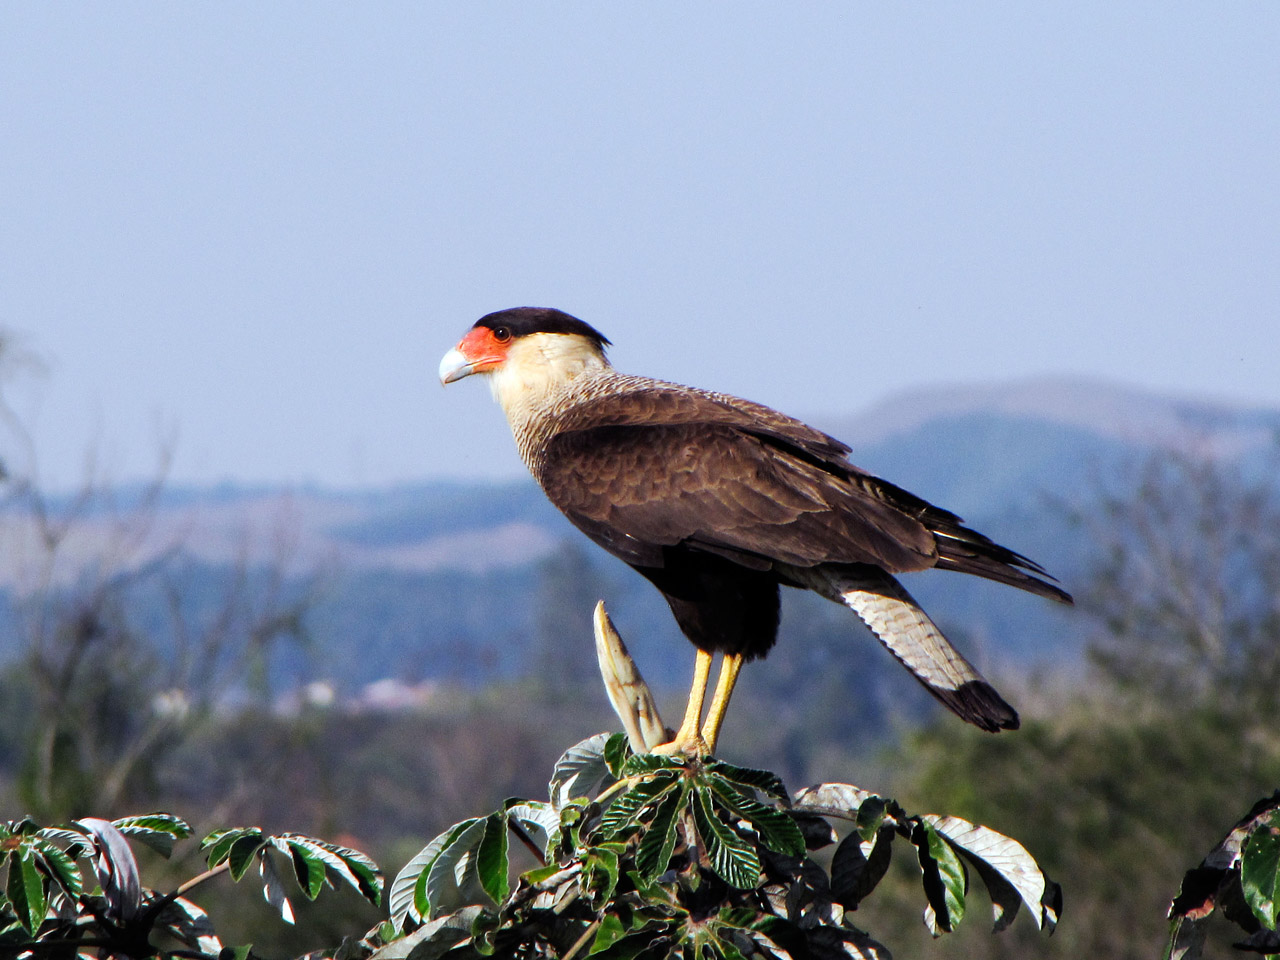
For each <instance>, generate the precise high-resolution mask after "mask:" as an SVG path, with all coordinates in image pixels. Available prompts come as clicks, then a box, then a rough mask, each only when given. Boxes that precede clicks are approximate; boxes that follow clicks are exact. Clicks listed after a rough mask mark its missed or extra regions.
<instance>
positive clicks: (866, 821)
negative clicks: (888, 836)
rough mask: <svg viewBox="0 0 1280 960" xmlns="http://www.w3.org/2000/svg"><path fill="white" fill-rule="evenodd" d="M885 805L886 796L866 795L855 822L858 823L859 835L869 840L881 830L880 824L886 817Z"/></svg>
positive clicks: (859, 805)
mask: <svg viewBox="0 0 1280 960" xmlns="http://www.w3.org/2000/svg"><path fill="white" fill-rule="evenodd" d="M885 806H886V804H885V799H884V797H878V796H876V795H875V794H871V795H870V796H868V797H865V798H864V799H863V801H862V803H860V804H858V816H857V818H856V819H855V821H854V822H855V823H856V824H857V825H858V835H859V836H860V837H862V839H863V840H864V841H867V842H869V841H870V840H871V839H872V837H875V836H876V835H877V834H878V833H879V832H880V825H881V824H883V823H884V818H885Z"/></svg>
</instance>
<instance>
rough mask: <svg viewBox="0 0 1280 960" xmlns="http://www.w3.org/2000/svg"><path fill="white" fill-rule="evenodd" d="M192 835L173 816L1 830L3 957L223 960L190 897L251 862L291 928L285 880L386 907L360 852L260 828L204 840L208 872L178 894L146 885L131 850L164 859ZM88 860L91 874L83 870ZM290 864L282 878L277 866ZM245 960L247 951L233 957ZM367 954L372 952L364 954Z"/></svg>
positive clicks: (309, 892)
mask: <svg viewBox="0 0 1280 960" xmlns="http://www.w3.org/2000/svg"><path fill="white" fill-rule="evenodd" d="M190 836H191V827H190V826H189V825H188V824H187V823H186V822H185V821H184V820H182V819H180V818H178V817H175V816H173V815H172V814H167V813H156V814H150V815H147V816H142V817H125V818H122V819H118V820H114V821H110V822H108V821H106V820H98V819H93V818H85V819H83V820H78V821H75V822H73V823H71V824H68V825H66V826H61V827H41V826H39V825H38V824H36V823H35V822H34V821H33V820H31V819H29V818H28V819H23V820H17V821H10V822H8V823H0V871H2V872H3V874H4V884H3V892H0V955H9V954H13V955H18V954H24V955H25V954H34V955H35V956H54V957H74V956H76V955H78V954H81V953H83V952H84V951H88V950H95V949H96V950H98V951H101V952H102V955H104V956H107V955H111V956H120V957H133V958H148V957H171V956H182V957H192V958H205V957H207V958H214V957H219V956H220V955H221V954H222V953H223V950H224V946H223V944H222V941H221V940H220V939H219V937H218V935H217V933H216V932H215V930H214V926H213V923H212V921H211V920H210V918H209V916H208V914H207V913H205V911H204V910H203V909H201V908H200V907H199V906H197V905H196V904H195V903H194V902H192V901H191V900H190V899H188V898H187V896H186V894H187V893H188V892H189V891H190V890H192V889H194V888H195V887H197V886H199V885H200V884H202V883H204V882H205V881H207V880H209V879H212V878H213V877H215V876H219V875H221V874H223V873H227V874H230V876H231V878H232V879H233V880H236V881H239V880H240V879H242V878H243V877H244V875H245V874H246V873H247V872H248V870H249V868H250V867H251V866H253V865H254V864H255V863H256V864H257V866H258V872H259V875H260V877H261V879H262V884H263V894H264V896H265V897H266V899H267V900H268V902H270V903H271V904H272V906H274V907H275V908H276V909H277V910H278V911H279V913H280V915H281V917H282V919H284V920H285V921H286V922H289V923H292V922H293V907H292V904H291V903H290V900H289V897H288V894H287V893H286V884H285V882H284V876H285V875H286V874H287V875H291V876H292V877H293V878H294V880H295V881H296V883H297V886H298V888H299V890H300V891H301V893H302V894H303V895H304V896H305V897H307V898H308V899H310V900H314V899H315V898H316V897H317V896H318V895H319V893H320V891H321V890H322V889H324V888H325V887H333V886H335V885H336V884H337V883H339V882H341V883H345V884H349V885H350V886H352V887H354V888H355V889H356V890H358V891H359V892H360V894H361V895H362V896H364V897H365V899H367V900H368V901H369V902H371V903H373V904H374V905H378V904H380V903H381V900H382V888H383V881H382V875H381V873H380V872H379V870H378V868H377V866H376V865H375V864H374V863H373V862H372V861H371V860H369V859H368V858H367V857H366V856H364V854H362V853H359V852H358V851H355V850H351V849H348V848H346V847H341V846H338V845H336V844H332V843H328V842H326V841H323V840H317V839H314V838H312V837H304V836H301V835H298V834H284V835H282V836H270V835H267V834H264V833H263V832H262V831H261V830H259V829H258V828H256V827H252V828H238V829H232V830H219V831H215V832H214V833H211V834H209V835H208V836H207V837H205V838H204V840H203V841H202V842H201V845H200V846H201V849H202V850H203V851H205V853H206V857H207V862H208V867H209V869H208V870H206V871H205V872H203V873H201V874H200V875H199V876H197V877H194V878H192V879H191V880H189V881H187V882H186V883H184V884H182V885H181V886H179V887H178V888H177V889H176V890H174V891H172V892H169V893H165V894H161V893H158V892H157V891H155V890H152V889H149V888H147V887H144V886H143V885H142V882H141V877H140V875H139V871H138V864H137V860H136V858H135V857H134V854H133V851H132V849H131V847H130V845H129V840H135V841H138V842H141V843H143V844H145V845H146V846H148V847H150V848H152V849H153V850H155V851H156V852H158V853H160V854H161V855H162V856H164V857H168V856H169V855H170V854H171V853H172V851H173V848H174V844H175V842H176V841H179V840H184V839H187V838H188V837H190ZM81 860H88V861H90V863H91V866H92V872H91V873H87V872H86V871H85V870H83V869H82V868H81V866H80V861H81ZM278 861H283V863H284V864H286V867H285V869H284V870H283V871H282V870H281V867H280V863H279V862H278ZM234 952H236V953H237V955H238V956H239V957H240V958H241V960H245V958H247V957H248V955H249V948H248V947H242V948H239V949H238V950H237V951H234ZM366 952H368V951H366Z"/></svg>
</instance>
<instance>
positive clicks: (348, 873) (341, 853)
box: [272, 833, 382, 906]
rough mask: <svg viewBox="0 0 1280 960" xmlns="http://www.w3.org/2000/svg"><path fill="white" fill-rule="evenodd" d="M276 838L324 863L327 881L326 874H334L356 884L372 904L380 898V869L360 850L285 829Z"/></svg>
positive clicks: (376, 904)
mask: <svg viewBox="0 0 1280 960" xmlns="http://www.w3.org/2000/svg"><path fill="white" fill-rule="evenodd" d="M276 840H283V841H286V842H288V843H290V844H298V845H299V846H302V847H304V848H305V849H306V850H307V851H308V852H309V853H310V854H311V855H312V856H314V857H316V858H317V859H319V860H320V861H321V862H322V863H324V865H325V867H326V869H327V873H326V874H325V880H326V882H330V883H331V881H330V880H329V874H334V875H336V876H337V877H338V878H340V879H341V880H342V881H343V882H344V883H347V884H349V885H350V886H352V887H355V888H356V890H358V891H359V892H360V894H361V896H363V897H364V898H365V899H366V900H368V901H369V902H370V903H372V904H373V905H374V906H378V905H379V904H380V903H381V902H382V871H380V870H379V869H378V865H377V864H376V863H374V862H373V861H372V860H370V859H369V858H368V857H366V856H365V855H364V854H363V853H361V852H360V851H359V850H352V849H351V848H350V847H342V846H339V845H338V844H336V843H329V842H328V841H327V840H317V839H316V838H315V837H305V836H303V835H302V834H299V833H286V834H283V835H282V836H280V837H273V838H272V841H273V842H274V841H276Z"/></svg>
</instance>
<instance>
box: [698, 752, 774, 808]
mask: <svg viewBox="0 0 1280 960" xmlns="http://www.w3.org/2000/svg"><path fill="white" fill-rule="evenodd" d="M707 769H708V772H709V773H714V774H719V775H720V776H722V777H724V778H725V779H726V780H729V781H732V782H733V783H736V784H740V785H741V786H744V787H750V788H752V789H753V790H759V791H760V792H761V793H763V794H766V795H767V796H770V797H773V798H774V799H775V800H779V801H781V802H782V803H784V804H789V803H790V802H791V798H790V796H788V794H787V788H786V787H785V786H784V785H783V783H782V780H781V779H779V777H778V775H777V774H774V773H770V772H769V771H768V770H752V769H751V768H749V767H735V766H733V765H732V764H728V763H725V762H724V761H722V760H717V761H715V762H714V763H712V764H711V765H710V767H708V768H707Z"/></svg>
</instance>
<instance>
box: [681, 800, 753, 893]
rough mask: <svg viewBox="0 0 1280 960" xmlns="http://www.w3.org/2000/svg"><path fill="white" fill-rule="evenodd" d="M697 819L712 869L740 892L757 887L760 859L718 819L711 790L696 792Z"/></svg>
mask: <svg viewBox="0 0 1280 960" xmlns="http://www.w3.org/2000/svg"><path fill="white" fill-rule="evenodd" d="M692 806H693V820H694V823H695V824H696V826H697V828H698V835H699V836H700V837H701V838H702V845H703V846H704V847H705V848H706V851H707V859H708V860H710V861H711V869H712V870H714V871H715V872H716V875H717V876H719V877H720V879H721V880H723V881H724V882H725V883H727V884H729V886H731V887H737V888H738V889H739V890H748V889H751V888H752V887H754V886H755V885H756V883H757V881H758V880H759V879H760V858H759V857H758V856H757V855H756V852H755V851H754V850H752V849H751V846H750V844H748V843H747V842H746V841H745V840H743V839H742V837H740V836H738V834H737V832H736V831H734V830H733V829H732V828H731V827H729V826H728V825H727V824H725V823H723V822H721V820H720V818H719V817H718V816H716V812H715V809H714V808H713V806H712V803H711V797H710V795H709V791H707V790H705V789H695V790H694V791H693V804H692Z"/></svg>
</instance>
